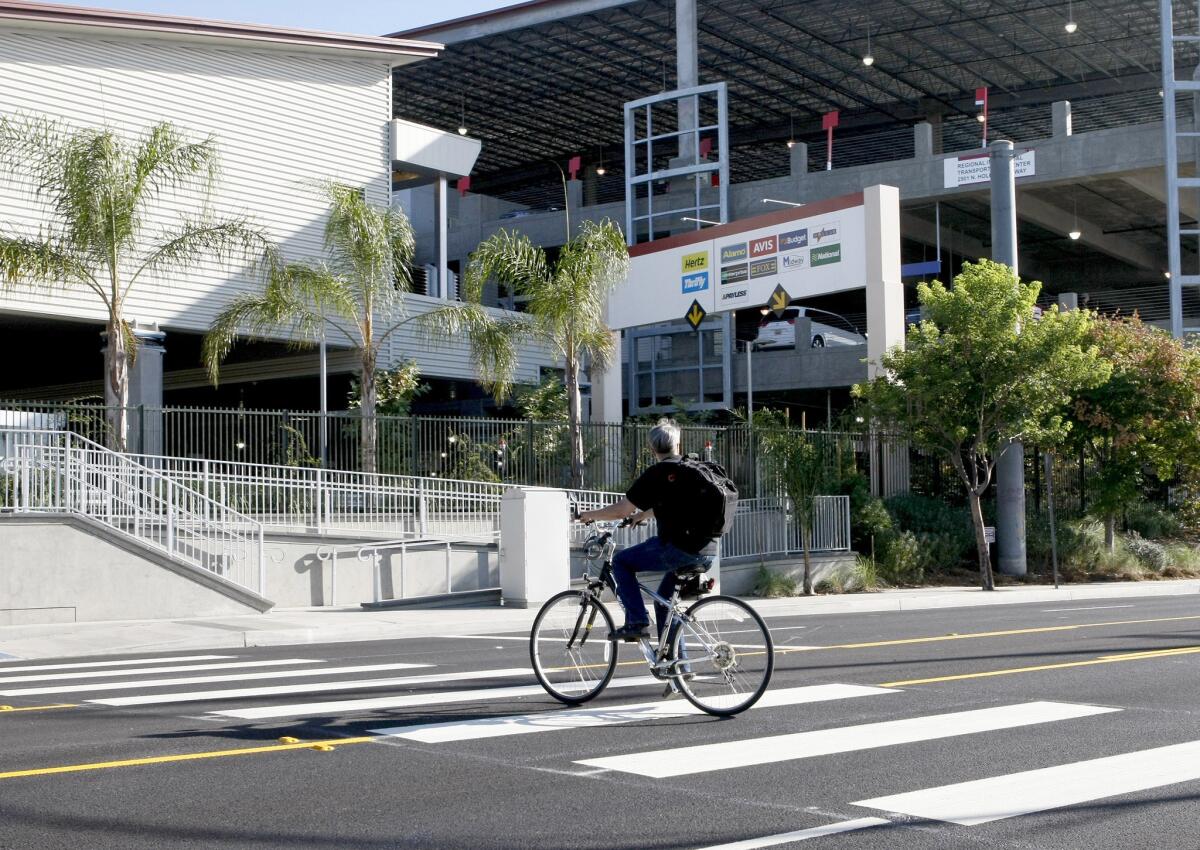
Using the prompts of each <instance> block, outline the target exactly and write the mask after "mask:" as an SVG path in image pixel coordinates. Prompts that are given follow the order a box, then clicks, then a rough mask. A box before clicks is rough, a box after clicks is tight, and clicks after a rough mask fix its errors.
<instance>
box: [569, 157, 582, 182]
mask: <svg viewBox="0 0 1200 850" xmlns="http://www.w3.org/2000/svg"><path fill="white" fill-rule="evenodd" d="M582 167H583V160H582V159H581V158H580V157H577V156H573V157H571V161H570V162H568V163H567V171H568V172H569V173H570V175H571V179H572V180H576V179H578V177H579V169H581V168H582Z"/></svg>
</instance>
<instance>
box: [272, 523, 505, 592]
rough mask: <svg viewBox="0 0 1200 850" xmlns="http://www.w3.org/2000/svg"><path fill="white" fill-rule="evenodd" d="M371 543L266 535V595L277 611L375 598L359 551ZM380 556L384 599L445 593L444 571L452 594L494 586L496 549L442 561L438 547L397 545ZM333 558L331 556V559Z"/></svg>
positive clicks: (463, 550) (462, 547)
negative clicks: (277, 608)
mask: <svg viewBox="0 0 1200 850" xmlns="http://www.w3.org/2000/svg"><path fill="white" fill-rule="evenodd" d="M369 545H371V544H370V541H363V540H358V541H356V540H355V539H354V538H351V537H341V538H339V537H318V536H317V535H313V534H269V535H268V536H267V543H266V564H267V596H269V597H270V599H271V600H272V601H273V602H274V603H275V604H276V605H277V606H279V607H281V608H300V607H310V606H316V605H357V604H359V603H362V602H372V601H374V599H375V589H374V588H375V585H374V570H373V568H372V564H371V561H370V560H366V561H362V560H359V559H358V557H357V556H358V551H359V549H360V548H362V547H364V546H369ZM379 551H380V568H381V569H380V590H381V596H382V598H383V599H399V598H401V597H405V598H407V597H414V596H431V595H435V594H441V593H445V592H446V589H447V572H449V579H450V581H449V587H450V589H451V590H454V591H463V590H478V589H480V588H485V587H498V586H499V583H500V580H499V574H498V567H497V552H496V547H495V546H483V545H480V546H473V545H468V544H463V543H456V544H454V546H453V548H452V550H451V552H450V555H449V561H448V562H447V555H446V550H445V549H444V548H442V547H434V548H429V547H409V548H407V549H406V550H405V551H404V552H403V553H402V550H401V547H400V546H399V545H394V546H389V547H387V548H384V549H381V550H379ZM335 554H336V557H334V556H335Z"/></svg>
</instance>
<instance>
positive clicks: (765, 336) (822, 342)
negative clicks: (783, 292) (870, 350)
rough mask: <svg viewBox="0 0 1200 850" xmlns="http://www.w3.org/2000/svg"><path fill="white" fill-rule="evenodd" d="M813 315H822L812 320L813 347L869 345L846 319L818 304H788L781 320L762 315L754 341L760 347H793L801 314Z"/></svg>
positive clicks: (770, 315)
mask: <svg viewBox="0 0 1200 850" xmlns="http://www.w3.org/2000/svg"><path fill="white" fill-rule="evenodd" d="M814 314H816V315H818V316H820V318H821V321H819V322H818V321H816V320H815V319H814V320H813V323H812V333H811V336H810V338H809V345H810V346H812V347H813V348H825V347H827V346H833V345H865V344H866V342H867V338H866V337H865V336H863V335H862V334H860V333H859V332H858V331H857V330H856V329H855V328H854V325H852V324H851V323H850V322H849V321H848V320H847V319H845V318H843V317H842V316H839V315H838V314H837V313H830V312H829V311H827V310H818V309H816V308H815V307H788V308H787V309H786V310H784V311H783V316H782V318H778V319H777V318H775V315H774V314H767V315H766V316H763V319H762V321H761V322H760V323H759V325H758V336H757V337H756V338H755V340H754V342H755V344H756V345H757V346H758V347H759V348H793V347H795V345H796V319H798V318H800V317H802V316H806V317H808V318H813V315H814Z"/></svg>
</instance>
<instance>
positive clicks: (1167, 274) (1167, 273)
mask: <svg viewBox="0 0 1200 850" xmlns="http://www.w3.org/2000/svg"><path fill="white" fill-rule="evenodd" d="M1163 277H1165V278H1166V279H1167V280H1170V279H1171V273H1170V272H1163Z"/></svg>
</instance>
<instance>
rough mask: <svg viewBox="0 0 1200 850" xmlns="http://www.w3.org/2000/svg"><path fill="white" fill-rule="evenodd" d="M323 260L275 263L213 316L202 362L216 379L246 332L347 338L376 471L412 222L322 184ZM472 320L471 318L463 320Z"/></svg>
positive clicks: (347, 190) (366, 462) (365, 457)
mask: <svg viewBox="0 0 1200 850" xmlns="http://www.w3.org/2000/svg"><path fill="white" fill-rule="evenodd" d="M321 191H322V192H323V193H324V195H325V196H326V198H327V199H328V201H329V215H328V217H327V219H326V221H325V251H326V254H327V257H326V259H324V260H310V261H301V262H292V263H276V264H275V265H274V266H273V267H272V268H271V270H270V274H269V276H268V279H267V283H266V286H265V287H264V289H263V290H262V291H261V292H258V293H251V294H246V295H240V296H238V297H237V298H234V299H233V300H232V301H231V302H230V303H229V304H228V306H226V307H225V309H224V310H222V311H221V313H220V314H219V315H218V316H217V317H216V319H214V320H213V323H212V326H211V327H210V328H209V332H208V334H207V335H206V336H205V338H204V349H203V356H204V363H205V365H206V366H207V368H208V371H209V376H210V378H211V379H212V381H213V383H214V384H215V383H216V382H217V379H218V377H219V374H220V368H221V362H222V361H223V360H224V359H225V357H226V355H228V353H229V351H230V350H231V349H232V347H233V345H234V343H235V342H236V341H237V339H238V338H239V337H241V336H243V335H245V336H250V337H256V338H264V337H268V336H271V335H273V334H277V333H279V332H280V331H281V330H283V329H290V330H291V332H292V333H293V334H294V335H295V337H297V338H298V339H300V340H301V341H302V343H303V344H309V345H311V344H313V343H315V342H317V341H319V340H320V339H321V338H322V337H323V336H325V335H327V334H328V332H329V331H330V330H331V329H332V330H334V331H336V332H338V333H339V334H341V335H342V336H343V337H345V338H347V339H349V340H351V342H352V344H353V345H354V347H355V349H356V350H357V352H358V356H359V365H360V369H359V388H360V389H359V395H360V402H359V406H360V408H361V410H362V417H361V422H360V445H361V447H362V468H363V471H364V472H371V473H373V472H376V471H378V469H377V467H378V463H377V461H378V458H377V443H378V423H377V420H376V407H377V401H378V385H377V383H376V382H377V380H378V377H377V376H378V374H379V373H378V369H377V366H378V363H379V352H380V349H381V348H382V347H383V345H384V343H386V342H387V341H388V338H389V337H390V336H391V335H392V334H393V333H395V332H396V331H397V330H398V329H400V328H401V327H402V326H404V325H406V324H408V323H409V322H411V321H414V320H416V319H424V318H425V317H424V316H420V317H418V316H409V315H406V313H405V310H404V294H405V293H406V292H409V291H410V290H411V289H412V276H411V267H412V258H413V252H414V250H415V241H414V238H413V231H412V225H411V224H409V221H408V217H407V216H406V215H405V214H404V211H403V210H401V209H399V208H398V207H384V206H375V205H372V204H370V203H368V202H367V200H366V198H365V196H364V194H363V192H362V190H361V189H359V188H357V187H354V186H347V185H344V184H341V183H335V182H327V183H324V184H322V185H321ZM468 318H471V317H468Z"/></svg>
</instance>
